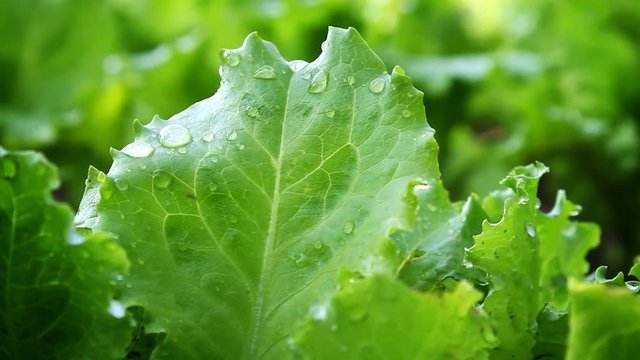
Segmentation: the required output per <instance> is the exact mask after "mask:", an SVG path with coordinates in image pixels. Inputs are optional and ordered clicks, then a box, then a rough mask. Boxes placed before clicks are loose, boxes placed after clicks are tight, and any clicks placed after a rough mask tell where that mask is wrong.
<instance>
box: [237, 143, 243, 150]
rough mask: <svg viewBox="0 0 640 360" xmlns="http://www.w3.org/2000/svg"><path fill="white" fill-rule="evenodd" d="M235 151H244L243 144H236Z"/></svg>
mask: <svg viewBox="0 0 640 360" xmlns="http://www.w3.org/2000/svg"><path fill="white" fill-rule="evenodd" d="M236 149H238V150H244V144H236Z"/></svg>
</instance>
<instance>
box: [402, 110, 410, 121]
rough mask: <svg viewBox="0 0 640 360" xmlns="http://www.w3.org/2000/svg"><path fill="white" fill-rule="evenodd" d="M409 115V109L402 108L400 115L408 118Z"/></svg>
mask: <svg viewBox="0 0 640 360" xmlns="http://www.w3.org/2000/svg"><path fill="white" fill-rule="evenodd" d="M409 116H411V111H409V110H402V117H403V118H405V119H406V118H408V117H409Z"/></svg>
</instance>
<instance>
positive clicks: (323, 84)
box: [309, 70, 327, 94]
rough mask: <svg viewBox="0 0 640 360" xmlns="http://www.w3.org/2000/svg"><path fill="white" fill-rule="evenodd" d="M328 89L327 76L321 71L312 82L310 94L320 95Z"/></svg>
mask: <svg viewBox="0 0 640 360" xmlns="http://www.w3.org/2000/svg"><path fill="white" fill-rule="evenodd" d="M326 89H327V74H326V73H325V72H324V71H322V70H320V71H319V72H318V73H317V74H316V75H315V76H314V77H313V79H312V80H311V84H310V85H309V92H310V93H312V94H319V93H321V92H323V91H325V90H326Z"/></svg>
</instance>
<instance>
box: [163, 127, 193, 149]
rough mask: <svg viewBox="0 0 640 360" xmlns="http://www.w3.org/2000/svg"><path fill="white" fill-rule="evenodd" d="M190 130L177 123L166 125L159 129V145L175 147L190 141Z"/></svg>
mask: <svg viewBox="0 0 640 360" xmlns="http://www.w3.org/2000/svg"><path fill="white" fill-rule="evenodd" d="M191 141H192V138H191V132H189V129H187V128H186V127H184V126H182V125H179V124H171V125H167V126H165V127H163V128H162V130H160V145H162V146H163V147H165V148H168V149H177V148H181V147H183V146H185V145H188V144H189V143H191Z"/></svg>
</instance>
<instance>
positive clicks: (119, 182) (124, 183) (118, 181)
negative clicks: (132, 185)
mask: <svg viewBox="0 0 640 360" xmlns="http://www.w3.org/2000/svg"><path fill="white" fill-rule="evenodd" d="M115 183H116V187H117V188H118V190H120V191H125V190H127V189H128V188H129V184H128V183H127V181H126V180H122V179H116V181H115Z"/></svg>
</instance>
